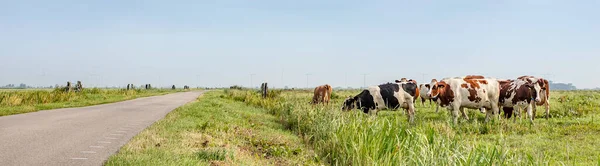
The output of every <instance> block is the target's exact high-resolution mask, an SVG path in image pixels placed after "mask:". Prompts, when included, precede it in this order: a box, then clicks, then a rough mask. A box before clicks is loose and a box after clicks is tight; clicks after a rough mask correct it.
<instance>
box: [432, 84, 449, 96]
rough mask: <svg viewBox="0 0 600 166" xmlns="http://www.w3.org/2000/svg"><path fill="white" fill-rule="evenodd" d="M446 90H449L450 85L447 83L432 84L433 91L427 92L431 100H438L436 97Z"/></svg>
mask: <svg viewBox="0 0 600 166" xmlns="http://www.w3.org/2000/svg"><path fill="white" fill-rule="evenodd" d="M446 88H449V87H448V84H446V82H444V81H441V82H437V83H435V84H432V85H431V90H429V92H427V96H429V97H430V98H436V97H438V95H439V94H440V93H444V91H445V90H446Z"/></svg>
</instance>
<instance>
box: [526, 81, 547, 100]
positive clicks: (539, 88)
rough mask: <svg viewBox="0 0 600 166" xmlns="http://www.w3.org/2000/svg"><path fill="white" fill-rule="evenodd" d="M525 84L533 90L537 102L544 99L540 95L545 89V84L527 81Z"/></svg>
mask: <svg viewBox="0 0 600 166" xmlns="http://www.w3.org/2000/svg"><path fill="white" fill-rule="evenodd" d="M525 86H527V87H528V88H529V89H530V90H531V91H532V92H533V94H532V96H531V97H532V99H533V100H535V102H536V103H538V102H540V101H542V98H541V97H540V95H541V94H542V91H543V89H544V88H543V85H540V84H538V83H526V84H525Z"/></svg>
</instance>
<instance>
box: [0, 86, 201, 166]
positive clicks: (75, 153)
mask: <svg viewBox="0 0 600 166" xmlns="http://www.w3.org/2000/svg"><path fill="white" fill-rule="evenodd" d="M202 93H203V92H200V91H192V92H182V93H175V94H168V95H163V96H153V97H146V98H139V99H134V100H129V101H123V102H118V103H112V104H104V105H96V106H90V107H81V108H66V109H56V110H48V111H39V112H33V113H27V114H19V115H12V116H4V117H0V166H12V165H27V166H34V165H44V166H45V165H102V164H103V163H104V161H106V159H108V157H110V156H111V155H112V154H115V153H116V152H117V151H118V150H119V148H121V146H123V145H124V144H126V143H127V142H128V141H129V140H130V139H131V138H132V137H133V136H135V135H137V134H138V133H139V132H141V131H142V130H144V129H145V128H146V127H148V126H150V125H151V124H152V123H154V122H156V121H157V120H159V119H162V118H163V117H164V116H165V115H166V114H167V113H169V112H170V111H172V110H174V109H175V108H177V107H179V106H182V105H184V104H186V103H188V102H190V101H193V100H195V99H196V98H197V97H198V96H200V95H201V94H202Z"/></svg>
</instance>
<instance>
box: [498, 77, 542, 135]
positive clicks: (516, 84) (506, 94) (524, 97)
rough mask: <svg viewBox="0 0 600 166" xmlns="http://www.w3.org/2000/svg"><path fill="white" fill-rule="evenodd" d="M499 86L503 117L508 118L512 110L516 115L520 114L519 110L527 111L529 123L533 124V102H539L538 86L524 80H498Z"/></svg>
mask: <svg viewBox="0 0 600 166" xmlns="http://www.w3.org/2000/svg"><path fill="white" fill-rule="evenodd" d="M498 83H499V84H500V99H499V103H500V106H502V110H504V116H505V117H506V118H510V117H511V114H512V113H513V110H517V111H514V113H515V118H514V119H513V121H516V119H517V118H516V115H518V114H520V113H521V111H520V110H521V109H525V110H527V116H528V117H529V121H530V122H531V123H532V124H533V116H534V115H533V109H534V107H535V106H534V105H535V103H534V102H540V101H541V98H540V95H538V94H539V93H540V90H541V88H540V86H539V85H537V84H532V83H529V82H527V81H524V80H520V79H517V80H498Z"/></svg>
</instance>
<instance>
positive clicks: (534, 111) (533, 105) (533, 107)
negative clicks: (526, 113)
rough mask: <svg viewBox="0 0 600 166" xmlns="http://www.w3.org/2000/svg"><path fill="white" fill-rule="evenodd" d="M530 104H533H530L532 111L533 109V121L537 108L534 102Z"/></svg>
mask: <svg viewBox="0 0 600 166" xmlns="http://www.w3.org/2000/svg"><path fill="white" fill-rule="evenodd" d="M532 103H533V104H532V109H533V120H535V116H536V114H537V106H536V103H535V101H532Z"/></svg>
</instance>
